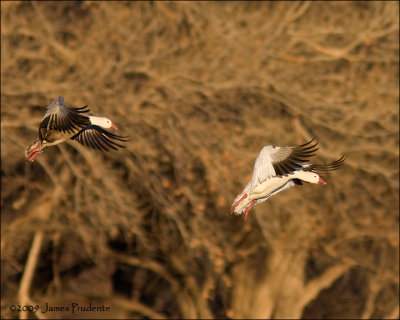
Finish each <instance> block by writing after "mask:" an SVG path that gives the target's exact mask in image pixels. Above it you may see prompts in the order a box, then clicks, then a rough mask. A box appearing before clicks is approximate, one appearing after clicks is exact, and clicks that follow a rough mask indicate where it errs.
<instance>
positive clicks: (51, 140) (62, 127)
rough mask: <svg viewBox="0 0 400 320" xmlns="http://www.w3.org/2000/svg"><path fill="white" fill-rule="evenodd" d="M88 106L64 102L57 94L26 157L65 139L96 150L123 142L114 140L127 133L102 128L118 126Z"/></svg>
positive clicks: (37, 153)
mask: <svg viewBox="0 0 400 320" xmlns="http://www.w3.org/2000/svg"><path fill="white" fill-rule="evenodd" d="M89 111H90V110H89V109H87V106H84V107H80V108H70V107H67V106H66V105H64V98H63V97H58V98H57V99H55V100H54V101H53V102H52V103H51V104H50V105H49V106H48V107H47V111H46V114H45V115H44V117H43V119H42V122H41V123H40V125H39V138H38V139H36V141H35V142H33V143H32V144H31V145H30V146H29V147H28V148H27V149H26V151H25V157H26V160H28V161H31V162H33V161H34V160H35V158H36V157H37V156H38V155H39V154H40V153H41V152H42V151H43V150H44V149H45V148H47V147H50V146H54V145H56V144H59V143H62V142H64V141H66V140H68V139H72V140H76V141H78V142H79V143H81V144H83V145H85V146H87V147H91V148H94V149H97V150H105V151H108V149H109V148H111V149H115V150H117V149H118V147H120V148H124V146H122V145H120V144H118V143H117V142H115V140H117V141H122V142H125V141H127V140H126V137H121V136H118V135H115V134H112V133H110V132H108V131H106V130H104V129H110V128H112V129H115V130H118V129H117V127H116V126H115V125H114V124H113V123H112V122H111V120H110V119H108V118H105V117H95V116H91V115H89Z"/></svg>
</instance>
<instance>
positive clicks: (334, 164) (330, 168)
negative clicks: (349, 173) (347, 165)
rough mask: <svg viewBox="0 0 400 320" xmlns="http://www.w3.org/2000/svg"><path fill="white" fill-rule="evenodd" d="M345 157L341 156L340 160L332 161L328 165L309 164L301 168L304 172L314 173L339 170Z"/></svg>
mask: <svg viewBox="0 0 400 320" xmlns="http://www.w3.org/2000/svg"><path fill="white" fill-rule="evenodd" d="M344 160H345V157H344V156H342V157H341V158H340V159H338V160H336V161H333V162H331V163H328V164H310V165H306V166H304V167H303V170H304V171H312V172H315V173H320V172H328V171H333V170H337V169H339V168H340V167H341V166H342V165H343V163H344Z"/></svg>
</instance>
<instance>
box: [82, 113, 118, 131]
mask: <svg viewBox="0 0 400 320" xmlns="http://www.w3.org/2000/svg"><path fill="white" fill-rule="evenodd" d="M89 119H90V122H91V123H92V124H94V125H96V126H100V127H102V128H104V129H111V128H112V129H114V130H118V128H117V126H116V125H115V124H114V123H112V121H111V120H110V119H108V118H106V117H95V116H89Z"/></svg>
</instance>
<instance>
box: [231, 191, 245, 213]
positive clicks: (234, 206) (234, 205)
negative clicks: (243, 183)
mask: <svg viewBox="0 0 400 320" xmlns="http://www.w3.org/2000/svg"><path fill="white" fill-rule="evenodd" d="M246 198H247V193H245V194H244V195H243V197H241V198H240V199H239V200H238V201H236V202H235V203H234V204H233V206H232V208H231V214H232V213H233V212H234V211H235V208H236V207H237V206H238V205H239V203H240V202H241V201H242V200H243V199H246Z"/></svg>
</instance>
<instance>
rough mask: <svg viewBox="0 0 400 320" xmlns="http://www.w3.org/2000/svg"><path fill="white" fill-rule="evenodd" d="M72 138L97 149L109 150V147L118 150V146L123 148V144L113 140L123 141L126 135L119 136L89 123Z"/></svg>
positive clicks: (125, 139)
mask: <svg viewBox="0 0 400 320" xmlns="http://www.w3.org/2000/svg"><path fill="white" fill-rule="evenodd" d="M71 139H72V140H76V141H78V142H79V143H81V144H83V145H85V146H87V147H90V148H93V149H97V150H105V151H109V148H111V149H114V150H118V148H125V146H123V145H120V144H118V143H117V142H115V141H114V140H117V141H122V142H125V141H127V137H121V136H118V135H116V134H113V133H110V132H108V131H106V130H104V129H103V128H102V127H99V126H96V125H89V126H87V127H85V128H83V129H82V130H81V131H79V132H78V133H77V134H76V135H74V136H73V137H72V138H71Z"/></svg>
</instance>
